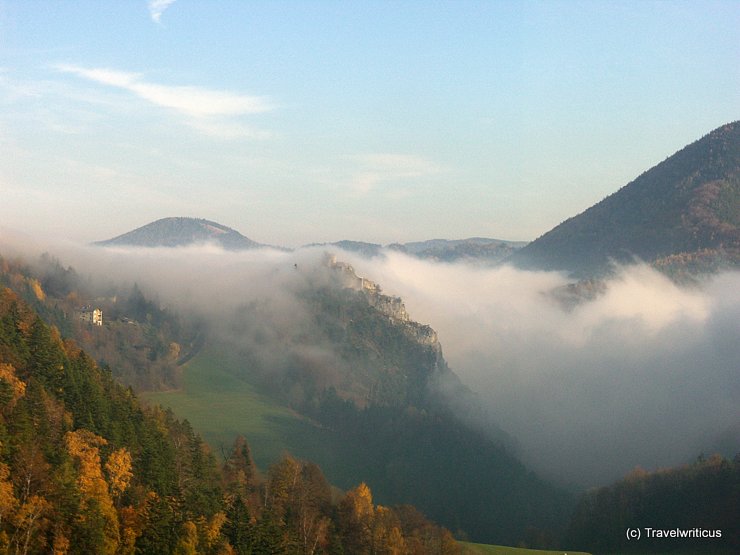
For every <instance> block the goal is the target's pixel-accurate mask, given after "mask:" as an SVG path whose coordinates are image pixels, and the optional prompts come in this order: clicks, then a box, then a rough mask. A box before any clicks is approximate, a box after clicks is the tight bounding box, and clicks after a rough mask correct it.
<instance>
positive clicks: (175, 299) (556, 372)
mask: <svg viewBox="0 0 740 555" xmlns="http://www.w3.org/2000/svg"><path fill="white" fill-rule="evenodd" d="M6 239H7V236H6ZM10 243H13V242H12V241H11V242H10ZM1 246H2V248H3V252H20V251H23V250H24V249H25V251H26V253H27V256H28V258H29V260H30V259H32V256H37V255H38V254H40V253H41V252H42V251H43V250H44V249H42V248H41V247H40V246H36V247H32V248H25V247H24V248H19V246H18V242H17V241H16V242H15V243H13V244H4V245H1ZM45 249H46V250H48V251H49V252H52V253H53V254H54V256H57V257H58V258H59V260H60V261H61V263H62V264H63V265H65V266H66V265H70V266H73V267H74V268H75V269H76V270H77V271H78V273H80V274H81V275H84V276H89V277H90V279H91V281H92V282H94V283H97V284H110V285H111V286H112V285H116V286H118V287H124V286H126V287H130V285H131V284H133V283H137V284H138V286H139V287H141V289H142V290H143V291H144V293H145V294H146V295H147V296H149V297H151V298H154V299H156V300H157V302H159V303H161V304H162V305H163V306H167V307H169V308H173V309H176V310H178V311H180V312H182V313H185V314H187V313H195V314H197V315H199V316H200V317H203V318H205V319H207V320H208V321H209V322H210V329H211V333H212V334H215V335H216V336H218V338H219V341H220V342H221V343H222V344H225V345H233V346H234V348H239V349H241V350H242V352H245V353H246V352H248V353H249V354H250V356H251V357H252V359H253V360H256V361H258V362H259V365H260V367H262V368H269V367H270V365H275V366H276V367H277V366H281V365H282V366H284V365H285V364H286V362H285V361H286V357H287V356H289V355H290V356H293V355H296V356H298V358H299V359H300V360H301V361H302V362H303V363H305V364H308V365H311V366H312V367H313V371H314V372H317V373H320V370H317V369H321V368H323V369H324V371H326V372H327V373H328V374H331V373H332V372H333V371H334V370H333V368H334V367H335V366H336V365H338V364H341V363H340V361H339V357H337V356H336V354H335V353H333V352H332V350H331V346H330V345H329V344H328V343H327V344H324V343H321V342H319V343H317V344H315V345H311V344H307V343H306V342H305V341H303V342H300V343H292V344H291V343H290V342H291V341H292V339H291V338H295V337H297V336H300V335H301V334H302V333H303V335H304V336H306V333H309V335H308V336H309V337H310V328H311V315H310V314H309V313H308V312H307V307H306V305H305V303H303V302H301V300H300V299H299V298H298V297H297V295H298V294H299V292H300V291H302V290H305V289H306V288H307V287H309V286H315V285H317V284H322V283H323V284H326V283H328V273H327V270H326V267H325V266H323V265H322V260H323V257H324V252H325V250H324V249H323V248H314V249H303V250H299V251H296V252H290V253H289V252H283V251H276V250H269V249H260V250H248V251H241V252H229V251H224V250H222V249H220V248H217V247H213V246H196V247H185V248H178V249H165V248H163V249H158V248H154V249H151V248H149V249H138V248H137V249H133V248H132V249H128V248H126V249H124V248H105V249H103V248H98V247H87V246H85V247H81V246H77V245H72V244H55V245H53V246H52V247H49V246H48V245H47V246H46V247H45ZM29 251H34V252H33V253H30V252H29ZM36 251H37V252H36ZM337 252H338V256H339V259H340V260H345V261H347V262H349V263H351V264H352V265H353V266H354V267H355V269H356V271H357V273H358V275H360V276H363V277H367V278H369V279H372V280H373V281H375V282H377V283H378V284H380V285H381V287H382V289H383V292H384V293H385V294H389V295H396V296H400V297H401V298H402V299H403V300H404V302H405V304H406V308H407V310H408V312H409V314H410V316H411V318H412V319H413V320H416V321H418V322H421V323H425V324H429V325H431V326H432V328H434V329H435V330H436V331H437V332H438V334H439V339H440V342H441V344H442V348H443V351H444V355H445V358H446V359H447V362H448V364H449V366H450V367H451V369H452V370H453V371H454V372H455V373H456V374H457V375H458V376H459V377H460V379H461V380H462V382H463V383H464V384H465V385H467V386H468V387H469V388H470V389H471V390H472V391H474V392H475V394H476V396H477V398H478V400H479V402H481V403H482V404H483V405H484V406H485V407H486V409H487V411H488V412H489V413H490V414H491V415H492V416H493V419H494V420H495V422H496V423H497V424H498V425H499V426H500V427H501V428H502V429H503V430H504V431H505V432H507V433H508V434H510V435H511V436H513V437H514V438H515V441H516V443H517V450H518V453H519V454H520V455H521V456H522V458H523V460H524V461H525V462H526V463H527V464H528V465H530V466H531V467H532V468H533V469H535V470H536V471H538V472H540V473H542V474H543V475H544V476H546V477H549V478H551V479H555V480H557V481H558V482H560V483H570V484H573V485H576V486H579V487H583V486H591V485H597V484H603V483H606V482H608V481H611V480H613V479H616V478H618V477H620V476H622V475H624V474H626V473H627V472H629V471H630V470H632V469H633V468H634V467H636V466H642V467H643V468H647V469H654V468H657V467H661V466H670V465H676V464H682V463H686V462H690V461H691V460H693V459H695V458H696V457H697V456H698V455H699V454H700V453H705V454H710V453H711V452H714V451H716V450H719V449H723V450H724V452H725V454H726V455H730V456H731V455H733V454H734V452H735V451H737V450H738V449H739V448H740V437H739V432H740V430H739V427H738V422H740V375H738V372H737V370H738V368H737V363H738V361H739V360H740V345H739V342H738V339H739V338H740V329H738V322H740V274H738V273H725V274H722V275H718V276H715V277H713V278H708V279H707V280H706V281H704V282H702V283H701V284H699V285H695V286H691V287H678V286H677V285H675V284H674V283H672V282H671V281H670V280H668V279H667V278H666V277H664V276H663V275H661V274H659V273H657V272H655V271H654V270H652V269H650V268H649V267H648V266H645V265H634V266H629V267H624V268H621V269H620V270H619V271H618V273H617V275H616V276H615V277H613V278H611V279H610V280H609V281H608V282H607V283H606V284H605V288H604V290H603V292H601V293H600V294H598V295H596V298H594V299H592V300H590V301H584V302H581V303H579V304H576V305H575V306H564V304H563V303H562V302H561V300H558V298H557V296H556V295H554V294H553V292H554V291H558V290H562V289H560V288H562V287H564V286H566V285H567V284H568V283H570V280H568V279H567V277H566V276H564V275H562V274H558V273H554V272H532V271H522V270H517V269H514V268H512V267H509V266H501V267H496V268H490V267H480V266H473V265H470V264H463V263H458V264H442V263H435V262H432V261H428V260H419V259H416V258H412V257H409V256H406V255H404V254H401V253H398V252H393V251H387V252H384V253H383V255H382V256H377V257H374V258H370V259H368V258H363V257H360V256H358V255H356V254H353V253H349V252H342V251H337ZM286 342H288V345H286ZM486 425H488V424H486Z"/></svg>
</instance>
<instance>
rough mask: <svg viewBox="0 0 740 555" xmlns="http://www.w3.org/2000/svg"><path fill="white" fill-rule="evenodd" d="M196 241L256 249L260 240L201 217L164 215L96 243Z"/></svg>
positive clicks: (180, 244) (149, 244)
mask: <svg viewBox="0 0 740 555" xmlns="http://www.w3.org/2000/svg"><path fill="white" fill-rule="evenodd" d="M197 243H217V244H219V245H221V246H222V247H224V248H225V249H229V250H242V249H253V248H257V247H261V246H264V245H261V244H260V243H257V242H256V241H252V240H251V239H249V238H247V237H244V235H242V234H241V233H239V232H238V231H236V230H234V229H231V228H230V227H226V226H225V225H221V224H219V223H216V222H212V221H209V220H204V219H201V218H162V219H161V220H157V221H156V222H152V223H150V224H147V225H145V226H142V227H139V228H137V229H134V230H133V231H129V232H128V233H124V234H123V235H119V236H118V237H114V238H113V239H108V240H107V241H98V242H96V243H94V244H95V245H99V246H136V247H184V246H187V245H192V244H197Z"/></svg>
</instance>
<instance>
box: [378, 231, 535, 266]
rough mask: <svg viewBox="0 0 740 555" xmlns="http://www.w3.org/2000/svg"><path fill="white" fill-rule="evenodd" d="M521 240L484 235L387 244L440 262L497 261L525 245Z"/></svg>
mask: <svg viewBox="0 0 740 555" xmlns="http://www.w3.org/2000/svg"><path fill="white" fill-rule="evenodd" d="M526 244H527V243H526V242H523V241H502V240H500V239H488V238H485V237H471V238H469V239H454V240H449V239H431V240H429V241H416V242H411V243H403V244H398V243H395V244H393V245H389V248H392V249H396V250H399V251H402V252H405V253H408V254H411V255H413V256H416V257H418V258H430V259H434V260H440V261H442V262H456V261H458V260H467V261H476V260H478V261H486V262H498V261H500V260H503V259H505V258H506V257H508V256H510V255H512V254H513V253H514V252H516V251H517V250H518V249H520V248H522V247H523V246H524V245H526Z"/></svg>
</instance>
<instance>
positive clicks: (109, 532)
mask: <svg viewBox="0 0 740 555" xmlns="http://www.w3.org/2000/svg"><path fill="white" fill-rule="evenodd" d="M65 440H66V443H67V450H68V451H69V454H70V455H72V457H74V458H75V459H76V460H77V463H78V467H79V468H78V471H79V476H78V478H77V485H78V487H79V489H80V493H81V494H82V497H83V503H86V505H87V506H86V507H85V508H90V501H91V500H95V501H96V502H97V507H98V510H99V511H100V515H101V516H102V517H103V522H104V523H105V524H104V529H103V538H104V540H103V545H102V546H101V550H102V554H111V555H113V554H114V553H116V551H117V549H118V544H119V543H120V535H119V530H118V515H117V513H116V510H115V508H114V507H113V501H112V500H111V497H110V494H109V492H108V484H107V483H106V482H105V479H104V478H103V471H102V469H101V466H100V450H99V448H100V447H102V446H103V445H106V444H107V443H108V442H107V441H106V440H105V439H104V438H102V437H100V436H98V435H96V434H94V433H92V432H91V431H89V430H85V429H80V430H75V431H73V432H67V434H66V436H65ZM82 514H84V511H83V512H82Z"/></svg>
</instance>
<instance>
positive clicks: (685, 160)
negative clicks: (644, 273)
mask: <svg viewBox="0 0 740 555" xmlns="http://www.w3.org/2000/svg"><path fill="white" fill-rule="evenodd" d="M739 223H740V122H739V121H736V122H733V123H729V124H727V125H724V126H722V127H720V128H718V129H716V130H714V131H712V132H711V133H709V134H708V135H706V136H704V137H703V138H701V139H699V140H698V141H696V142H694V143H692V144H690V145H688V146H686V147H684V148H683V149H682V150H680V151H679V152H677V153H675V154H674V155H673V156H671V157H669V158H668V159H666V160H665V161H663V162H661V163H660V164H658V165H657V166H655V167H653V168H652V169H650V170H648V171H646V172H645V173H643V174H642V175H640V176H639V177H638V178H637V179H635V180H634V181H632V182H630V183H628V184H627V185H625V186H624V187H622V188H621V189H620V190H619V191H617V192H616V193H614V194H612V195H610V196H609V197H607V198H605V199H604V200H602V201H601V202H599V203H598V204H596V205H594V206H592V207H591V208H589V209H588V210H586V211H585V212H583V213H581V214H579V215H577V216H575V217H573V218H570V219H568V220H566V221H565V222H563V223H561V224H560V225H558V226H557V227H555V228H554V229H552V230H551V231H549V232H547V233H546V234H544V235H543V236H541V237H539V238H538V239H536V240H535V241H533V242H532V243H530V244H529V245H527V246H525V247H524V248H522V249H521V250H519V251H517V252H516V253H514V254H513V255H512V256H511V257H510V259H509V260H510V261H511V262H513V263H515V264H516V265H518V266H520V267H525V268H536V269H547V270H563V271H568V272H571V273H572V274H574V275H575V276H578V277H590V276H594V275H599V274H603V273H605V272H607V271H608V270H609V267H610V265H611V263H612V262H617V263H625V262H626V263H628V262H631V261H633V260H635V259H640V260H643V261H646V262H649V263H654V264H655V265H656V266H658V267H666V268H668V269H672V270H674V271H682V269H684V268H687V267H691V266H694V267H695V269H696V270H699V271H701V270H705V269H712V268H714V267H717V265H732V266H737V265H738V263H739V262H740V231H739V230H738V224H739Z"/></svg>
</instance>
